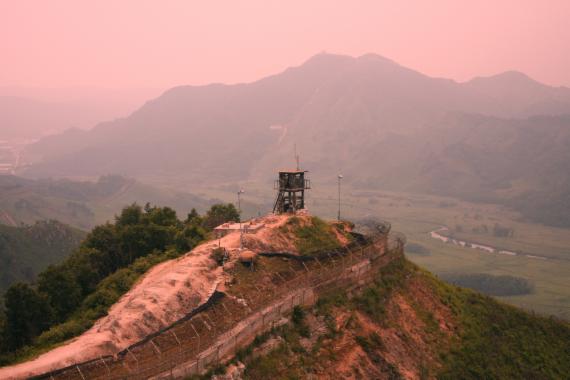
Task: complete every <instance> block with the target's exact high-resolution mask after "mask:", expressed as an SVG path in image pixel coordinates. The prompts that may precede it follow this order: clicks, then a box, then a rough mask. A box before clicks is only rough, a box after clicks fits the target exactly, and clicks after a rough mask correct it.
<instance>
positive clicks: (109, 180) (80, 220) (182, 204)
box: [0, 175, 216, 231]
mask: <svg viewBox="0 0 570 380" xmlns="http://www.w3.org/2000/svg"><path fill="white" fill-rule="evenodd" d="M135 202H138V203H139V204H140V205H141V206H143V205H144V204H145V203H146V202H149V203H150V204H152V205H154V204H159V205H162V204H167V205H169V206H170V207H172V208H173V209H175V210H176V211H177V212H179V214H180V215H186V214H187V213H188V212H189V211H190V210H191V209H192V208H196V209H197V210H199V211H204V210H206V209H207V208H208V207H209V206H210V205H211V204H212V203H214V202H216V200H213V199H205V198H202V197H200V196H196V195H192V194H189V193H185V192H181V191H174V190H169V189H165V188H160V189H159V188H157V187H154V186H151V185H147V184H143V183H141V182H139V181H136V180H134V179H132V178H126V177H122V176H117V175H111V176H103V177H101V178H99V179H98V180H97V181H71V180H67V179H39V180H31V179H26V178H20V177H16V176H7V175H4V176H0V225H1V224H5V225H8V226H12V227H19V226H21V225H33V224H34V223H36V222H38V221H43V220H50V219H53V220H58V221H60V222H63V223H66V224H69V225H71V226H73V227H75V228H79V229H82V230H86V231H88V230H90V229H91V228H93V227H94V226H95V225H97V224H102V223H105V222H107V221H110V220H113V217H114V216H115V215H116V214H117V213H119V211H120V210H121V209H122V208H123V207H124V206H126V205H129V204H131V203H135Z"/></svg>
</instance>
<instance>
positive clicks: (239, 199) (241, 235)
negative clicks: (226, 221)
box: [237, 189, 245, 249]
mask: <svg viewBox="0 0 570 380" xmlns="http://www.w3.org/2000/svg"><path fill="white" fill-rule="evenodd" d="M244 192H245V191H243V189H240V190H239V191H238V192H237V196H238V219H239V248H240V249H242V248H243V228H242V226H241V195H242V194H243V193H244Z"/></svg>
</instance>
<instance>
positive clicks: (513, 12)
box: [0, 0, 570, 88]
mask: <svg viewBox="0 0 570 380" xmlns="http://www.w3.org/2000/svg"><path fill="white" fill-rule="evenodd" d="M569 20H570V1H568V0H543V1H540V0H478V1H468V0H465V1H462V0H429V1H428V0H417V1H407V0H391V1H381V0H370V1H358V0H352V1H340V0H339V1H336V0H314V1H311V0H302V1H297V0H288V1H285V0H283V1H273V0H252V1H238V0H227V1H220V0H208V1H197V0H196V1H192V0H180V1H173V0H171V1H169V0H162V1H146V0H97V1H87V0H50V1H40V0H37V1H31V0H0V62H1V64H0V86H29V87H66V86H99V87H108V88H137V87H147V88H148V87H155V88H166V87H170V86H175V85H180V84H205V83H210V82H224V83H235V82H246V81H252V80H255V79H258V78H261V77H263V76H266V75H269V74H273V73H277V72H279V71H281V70H283V69H284V68H286V67H288V66H294V65H299V64H301V63H302V62H303V61H305V60H306V59H308V58H309V57H310V56H312V55H314V54H316V53H318V52H321V51H327V52H331V53H340V54H349V55H353V56H357V55H361V54H365V53H377V54H380V55H383V56H385V57H388V58H391V59H393V60H395V61H397V62H399V63H401V64H402V65H404V66H408V67H410V68H413V69H416V70H419V71H421V72H423V73H425V74H428V75H431V76H442V77H449V78H453V79H456V80H458V81H464V80H468V79H470V78H472V77H473V76H477V75H492V74H496V73H499V72H502V71H505V70H519V71H523V72H525V73H526V74H528V75H530V76H531V77H533V78H535V79H537V80H539V81H542V82H545V83H548V84H551V85H565V86H570V69H569V68H570V26H569Z"/></svg>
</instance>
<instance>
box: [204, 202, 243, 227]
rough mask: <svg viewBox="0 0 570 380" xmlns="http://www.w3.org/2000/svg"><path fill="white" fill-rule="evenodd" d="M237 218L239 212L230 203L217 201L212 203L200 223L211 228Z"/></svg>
mask: <svg viewBox="0 0 570 380" xmlns="http://www.w3.org/2000/svg"><path fill="white" fill-rule="evenodd" d="M238 219H239V213H238V211H237V209H236V207H235V206H234V205H233V204H232V203H226V204H222V203H218V204H215V205H213V206H212V207H211V208H210V210H208V212H207V213H206V216H205V217H204V221H203V223H202V225H203V226H204V227H205V228H206V229H208V230H213V229H214V228H215V227H217V226H219V225H220V224H223V223H226V222H229V221H236V220H238Z"/></svg>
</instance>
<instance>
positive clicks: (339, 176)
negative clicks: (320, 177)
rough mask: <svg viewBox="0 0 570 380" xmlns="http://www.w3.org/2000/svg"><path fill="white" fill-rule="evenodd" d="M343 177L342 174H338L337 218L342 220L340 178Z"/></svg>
mask: <svg viewBox="0 0 570 380" xmlns="http://www.w3.org/2000/svg"><path fill="white" fill-rule="evenodd" d="M341 179H342V174H339V175H338V216H337V219H338V220H339V221H340V180H341Z"/></svg>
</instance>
